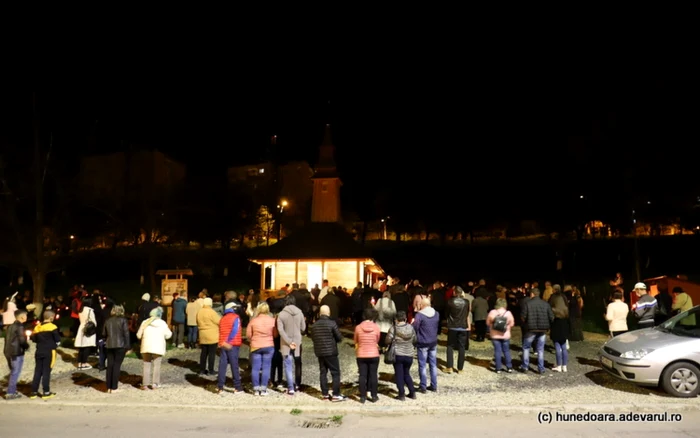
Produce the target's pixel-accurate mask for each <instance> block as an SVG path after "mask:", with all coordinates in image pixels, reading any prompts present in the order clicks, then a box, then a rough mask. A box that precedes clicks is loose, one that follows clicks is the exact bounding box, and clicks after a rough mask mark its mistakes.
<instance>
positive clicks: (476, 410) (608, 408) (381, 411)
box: [6, 400, 700, 415]
mask: <svg viewBox="0 0 700 438" xmlns="http://www.w3.org/2000/svg"><path fill="white" fill-rule="evenodd" d="M30 404H31V405H32V406H33V407H39V408H40V407H51V408H55V407H82V408H88V409H95V408H109V409H115V408H116V409H175V410H186V411H192V410H207V411H236V412H278V413H289V412H290V411H291V410H293V409H297V410H299V411H301V412H302V413H317V414H320V413H334V414H337V413H348V414H351V413H352V414H363V415H386V414H399V415H411V414H417V413H419V414H431V415H433V414H461V415H465V414H475V415H484V414H494V413H502V414H531V413H535V414H536V413H539V412H550V413H551V412H576V413H582V412H597V413H620V412H623V413H626V412H655V413H662V412H669V413H675V412H692V411H698V412H700V405H688V404H678V403H666V404H653V405H652V404H638V405H636V404H625V405H612V404H595V405H589V404H576V405H556V406H555V405H542V406H448V407H445V406H406V407H398V406H373V405H365V406H357V403H353V402H342V403H330V402H329V403H325V404H323V405H322V406H314V405H299V406H290V405H287V406H284V405H283V406H280V405H240V406H216V405H206V406H202V405H186V404H158V403H99V402H87V403H86V402H77V401H60V400H51V401H47V402H45V403H37V402H36V401H30V400H16V401H12V402H11V403H7V405H6V406H11V405H22V406H24V405H30Z"/></svg>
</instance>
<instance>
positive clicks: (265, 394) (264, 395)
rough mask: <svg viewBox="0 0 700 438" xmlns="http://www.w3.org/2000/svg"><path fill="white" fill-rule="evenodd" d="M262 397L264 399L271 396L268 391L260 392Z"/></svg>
mask: <svg viewBox="0 0 700 438" xmlns="http://www.w3.org/2000/svg"><path fill="white" fill-rule="evenodd" d="M260 395H261V396H262V397H267V396H268V395H270V394H269V393H268V392H267V391H260Z"/></svg>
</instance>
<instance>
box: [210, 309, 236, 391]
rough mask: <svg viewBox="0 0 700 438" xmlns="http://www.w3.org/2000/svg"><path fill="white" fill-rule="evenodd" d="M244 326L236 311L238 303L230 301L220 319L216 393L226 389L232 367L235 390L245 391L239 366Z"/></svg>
mask: <svg viewBox="0 0 700 438" xmlns="http://www.w3.org/2000/svg"><path fill="white" fill-rule="evenodd" d="M242 332H243V326H242V325H241V318H240V317H239V316H238V313H236V303H234V302H229V303H227V304H226V307H225V308H224V316H223V318H221V321H219V348H220V349H221V356H220V357H219V380H218V382H217V387H216V393H217V394H221V393H222V392H223V391H224V383H226V368H227V367H228V366H230V367H231V377H232V378H233V392H234V394H237V393H239V392H243V386H241V372H240V369H239V367H238V358H239V355H240V351H241V345H243V338H242Z"/></svg>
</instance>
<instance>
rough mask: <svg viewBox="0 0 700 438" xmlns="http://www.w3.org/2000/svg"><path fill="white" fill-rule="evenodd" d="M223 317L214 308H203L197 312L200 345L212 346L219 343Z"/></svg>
mask: <svg viewBox="0 0 700 438" xmlns="http://www.w3.org/2000/svg"><path fill="white" fill-rule="evenodd" d="M220 321H221V316H219V314H218V313H216V311H215V310H214V309H213V308H212V307H202V308H201V309H200V311H199V312H197V327H199V343H200V344H201V345H212V344H216V343H218V342H219V322H220Z"/></svg>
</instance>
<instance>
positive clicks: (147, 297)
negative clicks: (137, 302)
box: [141, 292, 151, 301]
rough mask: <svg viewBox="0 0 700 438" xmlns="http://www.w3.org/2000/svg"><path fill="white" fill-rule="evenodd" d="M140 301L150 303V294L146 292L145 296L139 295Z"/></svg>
mask: <svg viewBox="0 0 700 438" xmlns="http://www.w3.org/2000/svg"><path fill="white" fill-rule="evenodd" d="M141 299H142V300H144V301H151V294H149V293H148V292H146V293H145V294H143V295H141Z"/></svg>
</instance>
